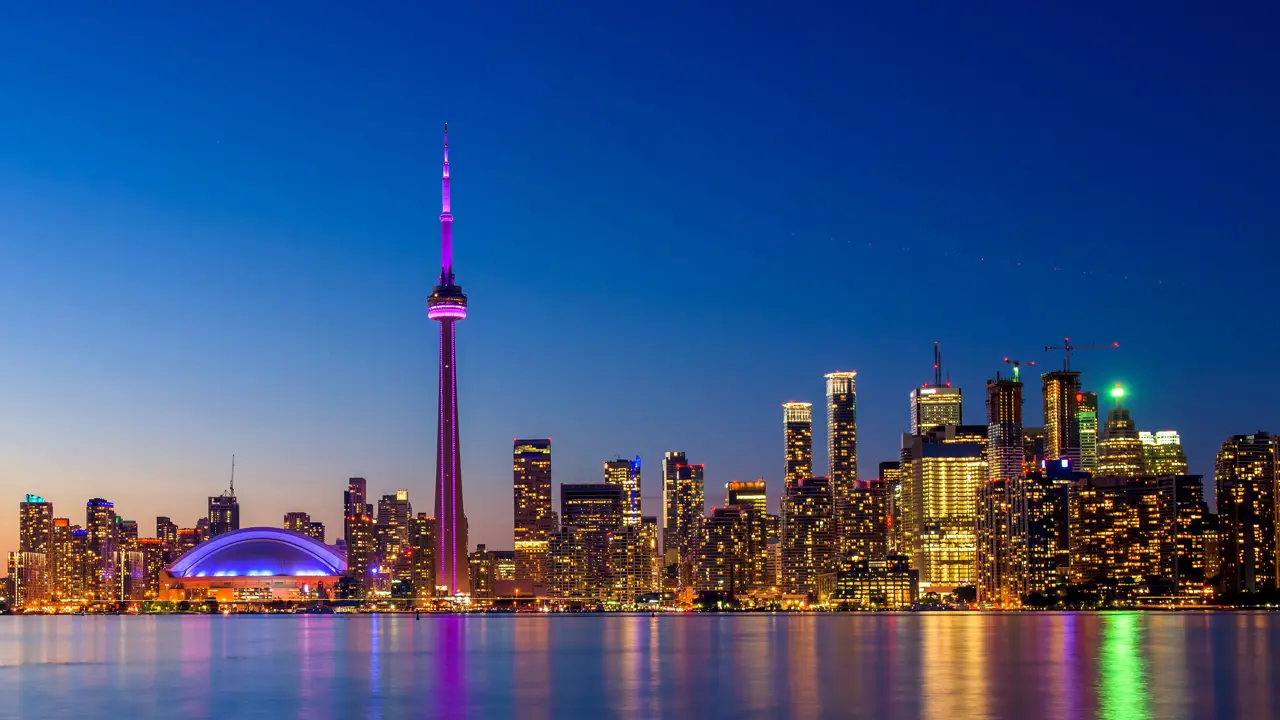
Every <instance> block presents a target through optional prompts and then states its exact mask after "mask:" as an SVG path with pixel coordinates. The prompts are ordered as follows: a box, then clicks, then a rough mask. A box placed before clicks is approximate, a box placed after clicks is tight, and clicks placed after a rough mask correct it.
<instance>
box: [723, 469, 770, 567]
mask: <svg viewBox="0 0 1280 720" xmlns="http://www.w3.org/2000/svg"><path fill="white" fill-rule="evenodd" d="M724 495H725V498H724V502H725V506H726V507H737V508H741V509H742V511H743V513H744V520H745V522H746V523H747V547H746V557H745V558H744V567H743V571H742V572H741V573H740V574H739V576H738V577H737V578H736V583H737V586H738V587H739V588H751V587H767V586H772V585H776V584H777V580H776V579H773V578H769V577H768V575H767V572H766V565H767V563H768V555H767V553H768V548H769V539H770V537H771V535H772V534H773V532H772V530H773V528H772V525H773V523H775V522H776V520H777V516H774V515H770V514H769V511H768V510H769V497H768V492H767V487H766V485H765V481H764V478H761V479H759V480H732V481H730V482H728V483H726V484H725V486H724Z"/></svg>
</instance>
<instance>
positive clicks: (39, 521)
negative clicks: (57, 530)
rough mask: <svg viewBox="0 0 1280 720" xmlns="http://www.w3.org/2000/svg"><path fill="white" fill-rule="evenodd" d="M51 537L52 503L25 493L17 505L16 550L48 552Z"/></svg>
mask: <svg viewBox="0 0 1280 720" xmlns="http://www.w3.org/2000/svg"><path fill="white" fill-rule="evenodd" d="M52 539H53V503H51V502H49V501H48V500H45V499H44V498H42V497H40V496H39V495H30V494H29V495H27V496H26V497H24V498H23V499H22V502H21V503H20V504H19V505H18V551H19V552H33V553H42V554H45V555H48V554H49V545H50V543H51V541H52Z"/></svg>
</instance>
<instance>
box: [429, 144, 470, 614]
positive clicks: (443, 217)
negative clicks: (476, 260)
mask: <svg viewBox="0 0 1280 720" xmlns="http://www.w3.org/2000/svg"><path fill="white" fill-rule="evenodd" d="M440 200H441V205H442V208H441V212H440V265H441V267H440V284H439V285H437V286H436V287H435V289H433V290H432V291H431V297H430V298H428V299H427V308H428V309H427V317H429V318H431V319H432V320H435V321H437V322H439V323H440V392H439V398H440V402H439V406H438V412H437V418H438V432H437V433H436V498H435V501H436V505H435V510H436V512H435V516H436V553H435V556H436V573H437V574H438V577H437V579H436V584H437V585H443V586H444V587H445V588H446V593H445V594H446V595H449V596H453V595H466V594H468V593H469V592H470V588H469V587H468V579H469V577H470V573H469V572H468V569H467V567H468V566H467V550H468V546H467V516H466V513H465V512H464V511H463V507H462V450H461V445H460V443H459V439H458V368H457V353H456V352H455V350H454V344H453V341H454V338H453V326H454V323H456V322H458V321H459V320H462V319H464V318H466V317H467V296H466V295H464V294H463V293H462V287H461V286H459V285H457V284H455V283H454V276H453V213H451V212H450V210H449V208H450V205H449V126H448V125H446V126H445V129H444V171H443V174H442V176H441V180H440Z"/></svg>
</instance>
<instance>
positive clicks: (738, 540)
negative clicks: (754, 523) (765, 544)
mask: <svg viewBox="0 0 1280 720" xmlns="http://www.w3.org/2000/svg"><path fill="white" fill-rule="evenodd" d="M749 531H750V522H749V521H748V518H747V511H745V510H744V509H743V508H741V507H737V506H730V507H727V508H715V509H713V510H712V511H711V514H710V515H708V516H707V517H706V518H704V519H703V521H702V538H701V542H700V543H699V547H698V562H697V563H696V568H697V575H696V577H695V579H694V588H695V589H697V590H700V591H708V592H725V593H734V592H737V591H738V590H739V589H741V588H742V587H743V585H740V583H742V581H743V579H744V578H745V577H747V576H748V575H749V574H750V571H749V570H748V561H747V546H748V536H749Z"/></svg>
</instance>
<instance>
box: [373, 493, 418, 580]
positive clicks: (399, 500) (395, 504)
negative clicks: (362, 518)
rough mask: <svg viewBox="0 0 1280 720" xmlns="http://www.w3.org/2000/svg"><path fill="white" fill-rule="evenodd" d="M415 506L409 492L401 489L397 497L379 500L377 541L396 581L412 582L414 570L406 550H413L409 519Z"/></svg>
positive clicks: (383, 560) (375, 530)
mask: <svg viewBox="0 0 1280 720" xmlns="http://www.w3.org/2000/svg"><path fill="white" fill-rule="evenodd" d="M411 517H413V506H412V505H411V504H410V503H409V491H408V490H397V491H396V492H395V494H394V495H383V496H382V498H381V499H380V500H378V516H377V520H376V521H375V522H374V529H373V534H374V541H375V544H376V547H377V553H378V557H379V559H380V561H381V565H382V567H383V568H385V569H387V570H388V571H389V572H391V573H392V576H393V578H394V579H395V580H399V581H402V582H405V583H407V582H409V577H410V575H411V568H410V562H409V556H408V554H407V553H406V552H405V550H407V549H408V547H409V518H411Z"/></svg>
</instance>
